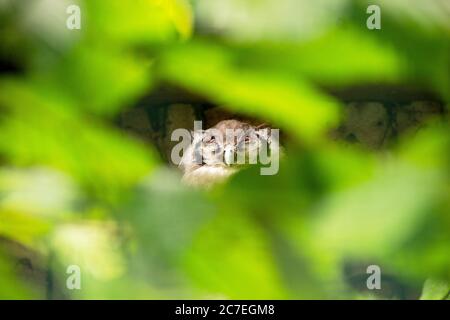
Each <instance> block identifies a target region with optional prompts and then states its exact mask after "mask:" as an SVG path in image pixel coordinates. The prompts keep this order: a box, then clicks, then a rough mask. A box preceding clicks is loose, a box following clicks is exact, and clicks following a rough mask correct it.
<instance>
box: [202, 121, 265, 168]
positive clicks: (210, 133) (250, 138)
mask: <svg viewBox="0 0 450 320" xmlns="http://www.w3.org/2000/svg"><path fill="white" fill-rule="evenodd" d="M197 141H198V142H197V143H196V148H197V149H200V150H198V151H201V153H202V162H203V163H204V164H207V165H225V166H231V165H239V164H245V163H256V157H257V152H258V147H259V145H260V141H259V136H258V133H257V131H256V130H255V129H254V128H252V127H250V126H242V128H226V129H225V130H220V129H218V128H211V129H208V130H205V131H204V132H203V133H202V135H201V137H199V139H198V140H197Z"/></svg>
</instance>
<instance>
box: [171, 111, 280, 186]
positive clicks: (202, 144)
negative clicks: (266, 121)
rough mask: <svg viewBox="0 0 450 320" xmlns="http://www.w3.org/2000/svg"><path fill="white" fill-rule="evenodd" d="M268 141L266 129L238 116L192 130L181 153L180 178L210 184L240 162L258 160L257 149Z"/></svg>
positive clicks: (230, 172)
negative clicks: (181, 171)
mask: <svg viewBox="0 0 450 320" xmlns="http://www.w3.org/2000/svg"><path fill="white" fill-rule="evenodd" d="M271 144H272V138H271V135H270V130H269V129H268V128H264V125H261V126H258V127H255V126H252V125H250V124H248V123H245V122H241V121H238V120H223V121H221V122H219V123H217V124H216V125H215V126H214V127H212V128H209V129H207V130H202V131H197V132H194V133H193V139H192V143H191V145H190V146H189V148H187V150H186V152H185V153H184V154H183V157H182V159H181V162H180V164H179V166H180V168H181V169H182V170H183V173H184V174H183V178H182V181H183V182H184V183H185V184H187V185H190V186H200V187H206V188H208V187H211V186H213V185H215V184H217V183H219V182H222V181H225V180H226V179H227V178H229V177H230V176H231V175H233V174H234V173H236V172H237V171H238V170H239V169H240V168H241V167H242V166H245V165H249V164H256V163H258V155H259V150H261V148H264V147H269V148H270V146H271Z"/></svg>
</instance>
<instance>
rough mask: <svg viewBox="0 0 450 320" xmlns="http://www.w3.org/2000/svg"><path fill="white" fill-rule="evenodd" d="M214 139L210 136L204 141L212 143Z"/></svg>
mask: <svg viewBox="0 0 450 320" xmlns="http://www.w3.org/2000/svg"><path fill="white" fill-rule="evenodd" d="M214 141H216V137H214V136H212V137H210V138H209V139H207V140H206V143H213V142H214Z"/></svg>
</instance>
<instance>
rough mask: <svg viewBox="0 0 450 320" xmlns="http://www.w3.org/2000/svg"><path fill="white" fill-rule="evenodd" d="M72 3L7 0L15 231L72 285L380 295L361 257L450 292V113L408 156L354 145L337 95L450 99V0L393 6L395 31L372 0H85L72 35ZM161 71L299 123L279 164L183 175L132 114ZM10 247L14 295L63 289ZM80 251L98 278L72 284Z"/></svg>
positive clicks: (0, 137)
mask: <svg viewBox="0 0 450 320" xmlns="http://www.w3.org/2000/svg"><path fill="white" fill-rule="evenodd" d="M72 3H73V1H70V2H69V1H61V0H33V1H25V0H0V37H1V38H0V39H1V41H0V61H1V63H2V67H4V69H5V70H4V71H5V72H4V73H2V74H1V77H0V166H1V168H0V235H2V236H4V237H7V238H9V239H12V240H14V241H17V242H19V243H22V244H24V245H26V246H28V247H30V248H32V249H33V250H36V251H37V252H39V253H40V254H41V255H43V256H44V257H46V258H47V260H48V265H47V267H48V269H49V270H50V271H49V272H52V274H53V275H54V276H55V278H56V279H57V280H58V281H59V283H60V284H61V286H62V290H63V291H64V292H65V293H64V296H66V297H72V298H82V299H90V298H97V299H99V298H100V299H104V298H136V299H140V298H241V299H242V298H244V299H245V298H253V299H255V298H317V299H324V298H338V299H344V298H373V294H371V293H370V292H369V293H368V292H367V291H366V292H365V293H364V294H361V293H360V292H357V291H356V290H355V289H354V288H352V287H351V286H350V285H349V283H348V282H346V281H345V276H344V269H345V266H346V264H347V263H348V262H349V261H356V262H358V261H359V262H367V265H368V264H378V265H380V266H381V268H382V271H383V272H384V270H386V272H389V273H390V274H393V275H395V276H396V277H397V278H398V279H400V280H399V281H404V282H406V283H409V284H411V286H419V287H420V286H421V284H422V283H423V281H424V280H425V279H426V278H428V277H432V278H433V279H441V280H439V281H437V280H429V282H427V284H426V286H425V288H424V291H423V293H422V298H425V299H431V298H437V299H443V298H445V297H448V289H449V288H448V281H450V255H449V252H450V215H449V213H450V202H449V199H450V198H449V197H448V195H449V191H450V190H449V175H448V173H449V163H450V159H449V156H450V152H449V150H450V149H449V132H448V123H447V122H444V123H442V121H441V122H439V121H436V122H435V123H433V124H430V125H429V126H428V128H427V129H426V130H423V131H421V132H420V133H419V134H417V135H416V136H410V137H405V139H403V140H402V141H400V142H399V143H398V145H397V146H395V147H393V149H392V150H391V151H389V155H386V154H377V153H371V152H367V151H364V150H360V149H358V148H353V147H349V146H344V145H341V144H340V143H337V142H330V141H328V139H327V137H326V136H327V135H326V133H327V132H328V130H329V129H330V128H331V127H333V126H334V125H336V124H337V123H338V121H339V114H340V107H341V104H340V102H339V101H338V100H337V99H336V98H335V97H333V96H331V95H329V94H327V93H326V91H324V90H323V88H324V87H334V88H342V87H348V86H351V85H357V84H360V83H363V84H378V83H383V84H389V85H413V86H417V87H420V88H423V89H426V90H430V91H431V92H433V93H434V94H436V95H437V96H438V97H440V99H442V100H443V101H444V102H445V103H447V104H448V102H449V99H450V91H449V89H450V75H449V70H450V54H449V53H450V52H449V45H450V41H449V40H450V24H449V21H450V19H448V18H449V15H450V8H449V5H448V3H447V2H446V1H444V0H443V1H439V0H433V1H426V2H424V1H414V2H412V1H402V0H396V1H375V3H378V4H380V5H381V8H382V30H381V31H369V30H367V29H366V25H365V22H366V18H367V14H366V7H367V5H368V4H369V2H367V1H363V0H361V1H339V2H336V1H331V0H321V1H314V2H312V1H298V0H295V1H294V0H276V1H275V0H264V1H251V0H232V1H231V0H196V1H192V2H188V1H187V0H165V1H162V0H139V1H128V2H127V1H120V0H113V1H105V0H86V1H77V3H78V4H79V5H80V7H81V12H82V29H81V30H68V29H67V28H66V26H65V21H66V18H67V13H66V8H67V6H68V5H69V4H72ZM373 3H374V1H370V4H373ZM161 83H166V84H167V83H168V84H171V85H176V86H178V87H181V88H184V89H186V90H189V91H191V92H194V93H196V94H199V95H201V96H204V97H206V98H207V99H208V100H210V101H211V102H214V103H217V104H220V105H224V106H225V107H227V108H230V109H231V110H235V111H239V112H241V113H245V114H248V115H252V116H258V117H260V118H262V119H267V120H268V121H270V122H271V123H273V124H274V126H276V127H280V128H281V129H282V130H283V131H286V132H288V133H289V134H291V135H292V136H293V137H295V141H296V142H297V143H295V144H293V145H289V146H286V150H287V151H288V152H287V155H286V157H285V158H284V159H282V163H281V166H280V172H279V174H277V175H275V176H260V175H259V174H258V173H259V171H258V168H250V169H248V170H244V171H242V172H240V173H239V174H237V175H236V176H234V177H233V178H232V179H231V181H229V183H227V184H226V185H222V186H218V187H217V188H215V189H213V190H210V191H208V192H205V191H195V190H190V189H188V188H186V187H184V186H182V185H180V183H179V179H180V177H179V174H178V173H177V172H173V171H172V170H171V169H168V168H167V166H166V165H165V164H163V163H161V162H160V160H159V159H158V157H157V156H156V152H155V151H154V150H153V149H151V147H148V146H145V145H144V144H141V143H140V142H138V141H136V140H133V139H132V138H129V137H128V136H126V135H125V134H122V133H121V132H120V130H119V129H117V127H116V126H115V125H114V118H115V116H117V115H118V114H119V112H121V111H123V110H125V109H126V108H129V107H131V106H133V104H134V103H135V102H136V101H137V100H138V99H139V98H140V97H142V96H143V95H144V94H147V93H148V92H150V91H151V90H152V89H153V88H155V87H156V86H157V85H158V84H161ZM298 142H300V143H298ZM299 145H301V147H299ZM4 251H5V252H0V254H2V253H3V254H2V255H1V256H0V281H1V283H2V286H1V287H0V298H13V299H23V298H53V297H57V294H56V293H55V292H56V289H55V288H51V287H46V288H41V290H40V291H39V290H36V288H35V287H33V286H32V285H31V284H30V281H24V280H23V279H21V278H20V277H16V276H15V275H14V261H13V259H11V258H7V257H8V255H7V250H4ZM69 265H79V266H80V267H81V270H82V289H81V290H74V291H68V290H65V287H64V284H65V279H66V277H67V274H66V268H67V266H69ZM362 281H363V282H364V283H365V278H364V280H362ZM446 283H447V284H446ZM446 290H447V294H445V292H446ZM393 297H394V298H401V297H402V296H399V295H397V294H394V295H393ZM417 297H418V296H417Z"/></svg>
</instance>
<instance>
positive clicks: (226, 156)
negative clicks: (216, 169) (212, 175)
mask: <svg viewBox="0 0 450 320" xmlns="http://www.w3.org/2000/svg"><path fill="white" fill-rule="evenodd" d="M223 160H224V162H225V164H226V165H227V166H229V165H231V164H233V163H234V150H233V148H231V147H225V150H224V153H223Z"/></svg>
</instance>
